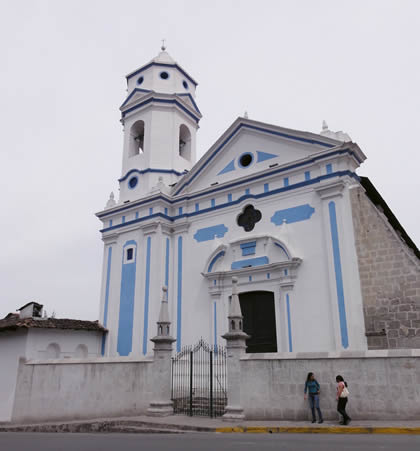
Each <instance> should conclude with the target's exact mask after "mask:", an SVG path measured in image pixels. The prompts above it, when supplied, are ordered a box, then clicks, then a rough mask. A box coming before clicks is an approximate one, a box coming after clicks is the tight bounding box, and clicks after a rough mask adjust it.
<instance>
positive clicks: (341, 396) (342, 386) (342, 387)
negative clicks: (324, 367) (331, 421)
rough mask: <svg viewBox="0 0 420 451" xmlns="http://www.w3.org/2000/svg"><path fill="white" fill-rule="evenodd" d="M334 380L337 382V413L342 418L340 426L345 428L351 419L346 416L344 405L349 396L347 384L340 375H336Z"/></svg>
mask: <svg viewBox="0 0 420 451" xmlns="http://www.w3.org/2000/svg"><path fill="white" fill-rule="evenodd" d="M335 380H336V382H337V411H338V413H339V414H340V415H342V416H343V421H340V424H343V425H344V426H346V425H348V424H349V423H350V421H351V418H350V417H349V416H348V415H347V412H346V405H347V401H348V396H349V391H348V389H347V382H346V381H345V380H344V379H343V377H342V376H340V375H338V376H337V377H336V378H335Z"/></svg>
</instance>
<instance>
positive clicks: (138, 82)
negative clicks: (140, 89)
mask: <svg viewBox="0 0 420 451" xmlns="http://www.w3.org/2000/svg"><path fill="white" fill-rule="evenodd" d="M143 81H144V77H143V76H141V77H139V78H138V79H137V84H138V85H141V84H142V83H143Z"/></svg>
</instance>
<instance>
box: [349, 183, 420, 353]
mask: <svg viewBox="0 0 420 451" xmlns="http://www.w3.org/2000/svg"><path fill="white" fill-rule="evenodd" d="M350 192H351V205H352V213H353V226H354V232H355V239H356V251H357V257H358V263H359V273H360V282H361V289H362V296H363V304H364V317H365V326H366V335H367V341H368V348H369V349H387V348H420V261H419V259H418V258H417V257H416V256H415V254H414V253H413V252H412V250H411V249H410V248H409V247H408V246H407V245H406V244H405V243H404V242H403V240H402V239H401V238H400V237H399V235H398V234H397V233H396V231H395V230H394V229H393V228H392V226H391V225H390V224H389V222H388V220H387V218H386V216H385V215H384V214H383V213H382V212H381V211H380V209H379V208H377V207H376V206H375V205H374V204H373V203H372V202H371V201H370V199H369V198H368V196H367V195H366V193H365V191H364V189H363V188H362V187H361V186H359V187H357V188H354V189H352V190H350Z"/></svg>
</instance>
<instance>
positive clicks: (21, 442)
mask: <svg viewBox="0 0 420 451" xmlns="http://www.w3.org/2000/svg"><path fill="white" fill-rule="evenodd" d="M396 448H399V449H404V451H418V450H419V449H420V435H392V436H391V435H332V434H331V435H328V434H327V435H317V434H300V435H298V434H215V433H213V434H204V433H188V434H159V435H158V434H54V433H50V434H45V433H0V450H1V451H9V450H13V451H33V450H34V449H36V450H40V451H76V450H77V451H115V450H118V451H131V450H133V451H134V450H136V451H149V450H158V451H198V450H199V451H214V449H218V450H220V451H230V450H232V451H239V450H240V451H242V450H256V451H271V450H276V451H278V450H282V451H295V450H296V451H309V450H311V451H325V450H334V451H335V450H340V451H346V450H348V451H353V450H356V449H357V451H379V450H380V451H388V450H389V451H391V450H395V449H396Z"/></svg>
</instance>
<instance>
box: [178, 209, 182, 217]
mask: <svg viewBox="0 0 420 451" xmlns="http://www.w3.org/2000/svg"><path fill="white" fill-rule="evenodd" d="M182 212H183V207H179V208H178V215H179V216H181V215H182Z"/></svg>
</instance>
